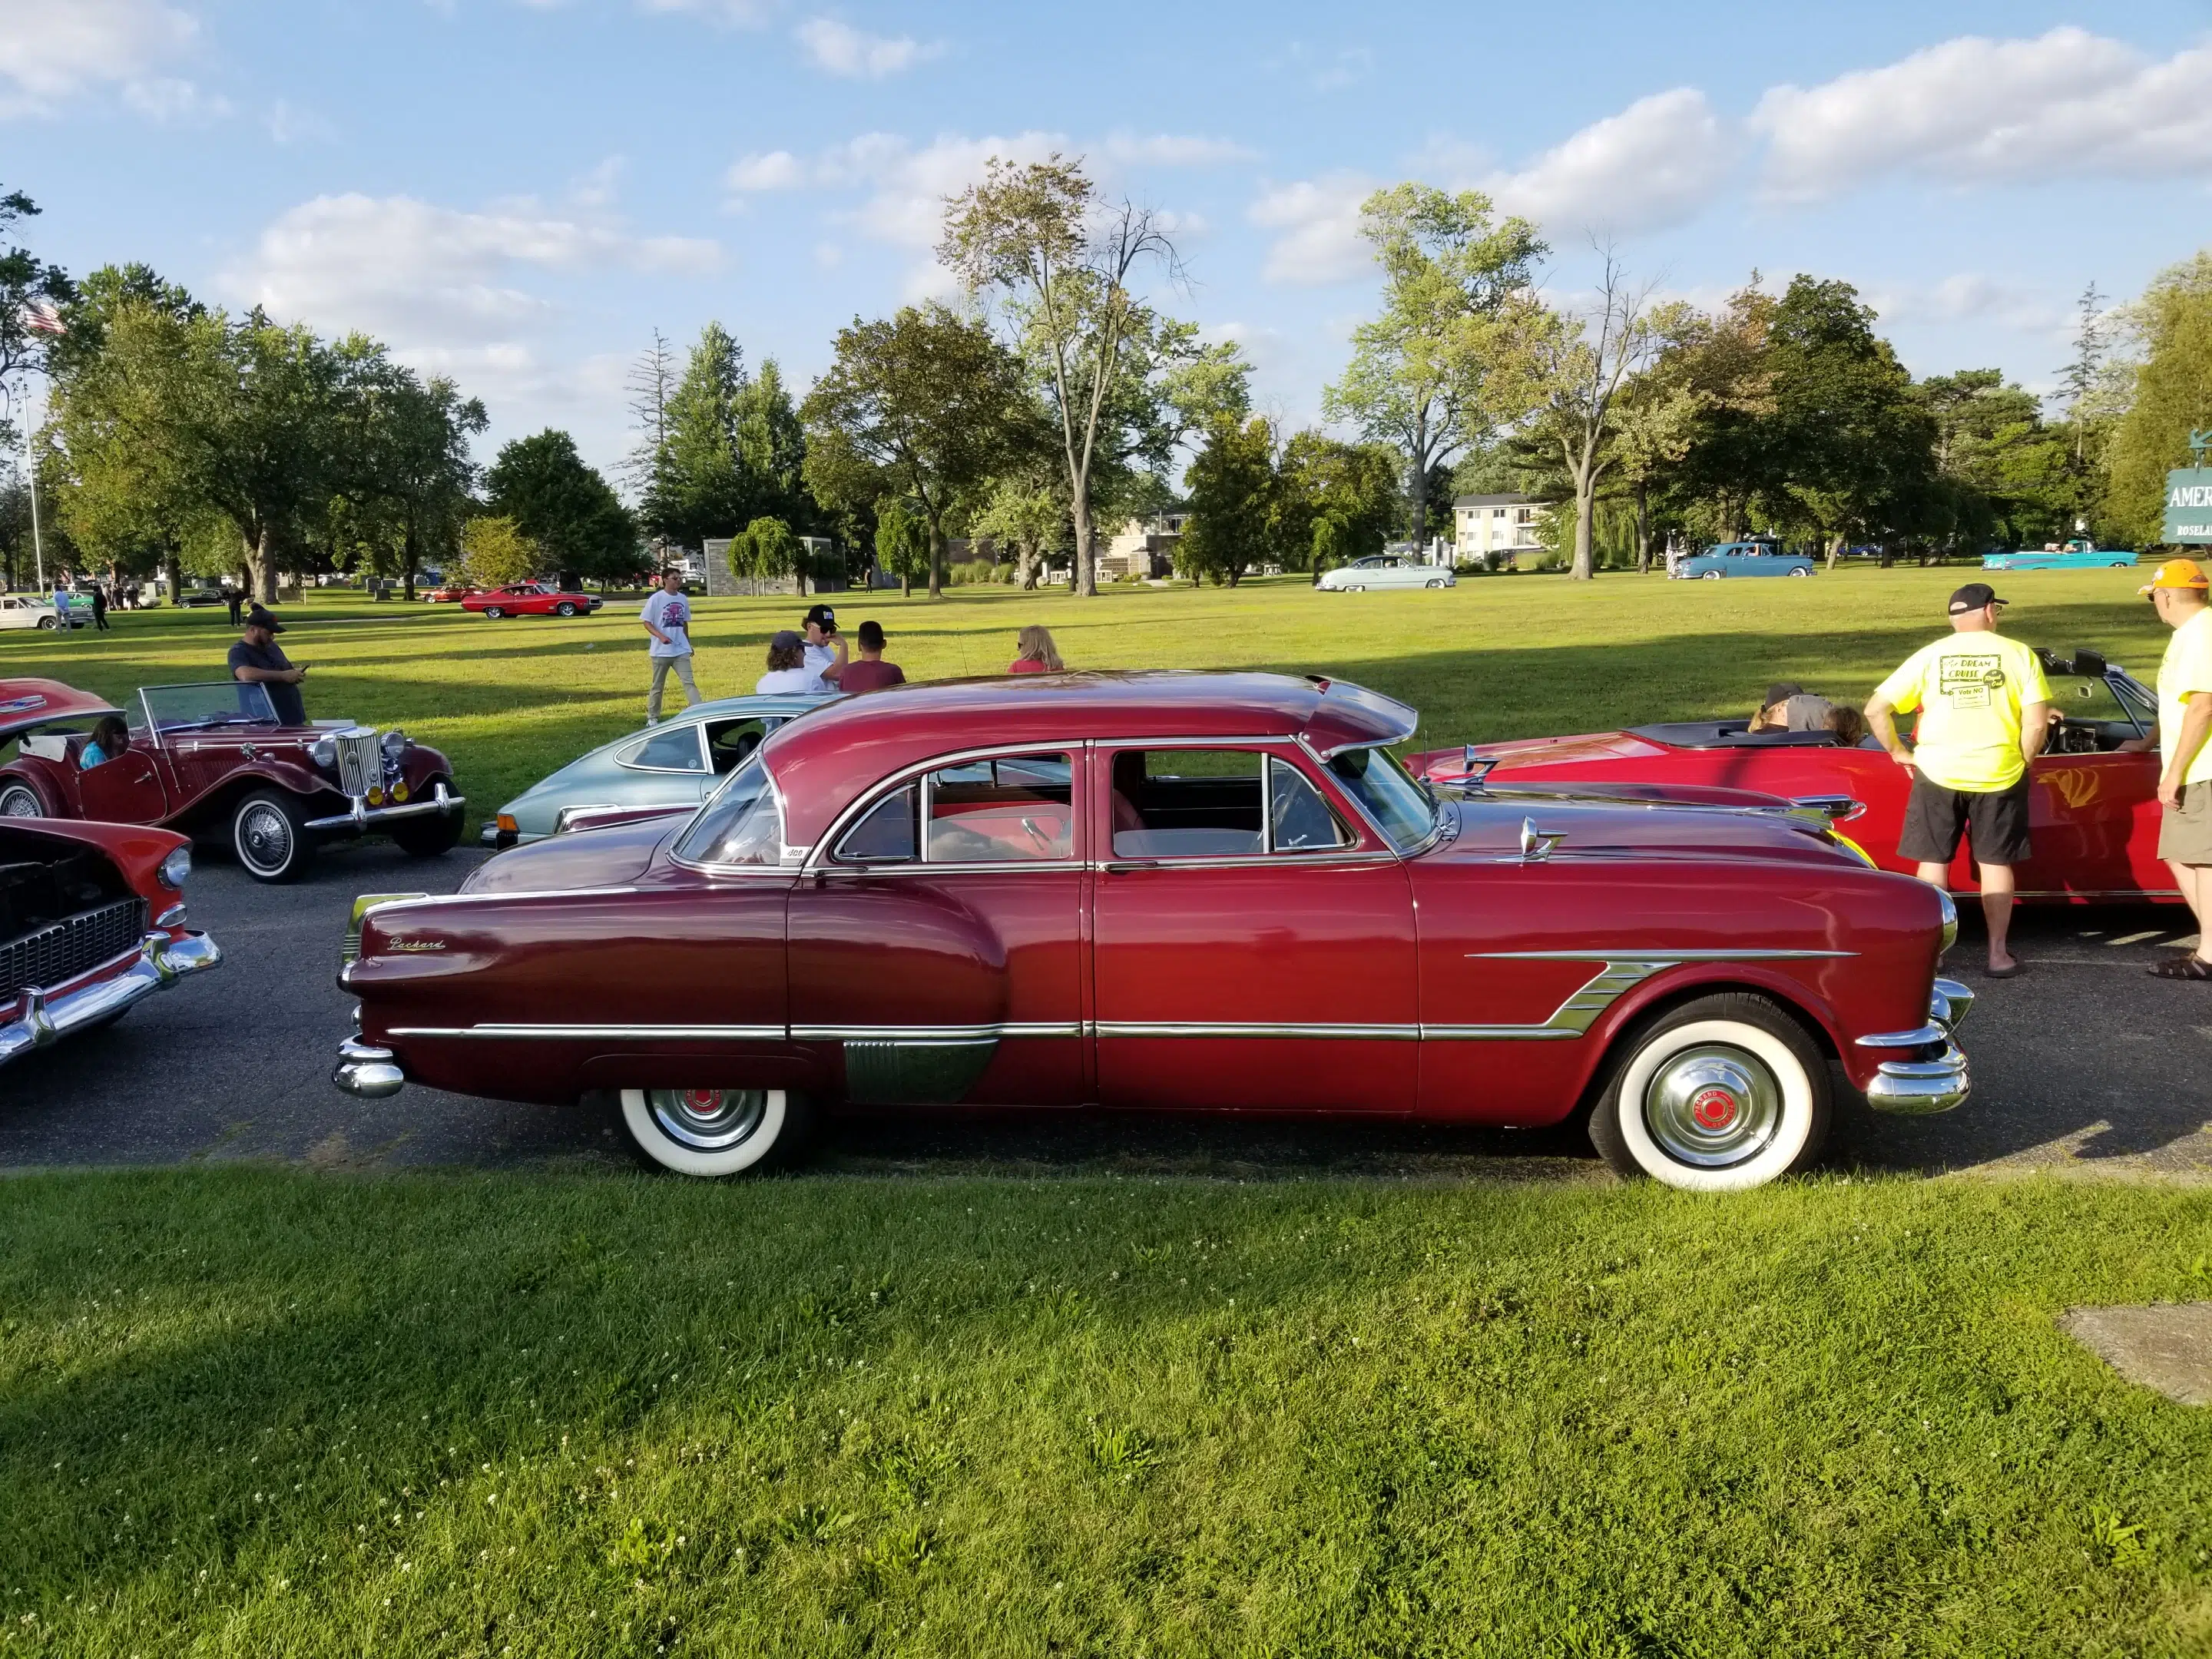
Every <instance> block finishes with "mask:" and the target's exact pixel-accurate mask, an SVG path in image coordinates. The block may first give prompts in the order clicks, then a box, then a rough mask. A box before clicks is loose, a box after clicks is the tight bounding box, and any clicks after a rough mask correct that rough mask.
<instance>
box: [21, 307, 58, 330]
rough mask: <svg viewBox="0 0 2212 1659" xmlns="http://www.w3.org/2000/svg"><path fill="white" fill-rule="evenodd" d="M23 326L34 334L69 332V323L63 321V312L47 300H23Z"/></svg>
mask: <svg viewBox="0 0 2212 1659" xmlns="http://www.w3.org/2000/svg"><path fill="white" fill-rule="evenodd" d="M23 326H24V327H26V328H27V329H29V330H30V331H31V332H32V333H33V334H66V333H68V332H69V325H68V324H66V323H64V321H62V314H61V313H60V312H58V311H57V310H56V309H55V308H54V307H53V304H52V301H46V300H27V301H24V302H23Z"/></svg>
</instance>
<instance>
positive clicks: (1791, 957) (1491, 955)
mask: <svg viewBox="0 0 2212 1659" xmlns="http://www.w3.org/2000/svg"><path fill="white" fill-rule="evenodd" d="M1467 954H1468V960H1470V961H1476V960H1490V961H1496V962H1622V961H1626V960H1628V959H1630V958H1634V959H1635V960H1637V961H1638V962H1650V963H1658V964H1660V965H1661V966H1663V967H1669V968H1671V967H1673V966H1674V964H1675V963H1680V962H1796V961H1800V960H1809V959H1814V958H1817V957H1855V956H1857V954H1858V952H1857V951H1738V950H1717V951H1705V950H1695V951H1675V950H1658V951H1634V950H1612V951H1468V953H1467Z"/></svg>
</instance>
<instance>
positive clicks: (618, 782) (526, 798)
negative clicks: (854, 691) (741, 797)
mask: <svg viewBox="0 0 2212 1659" xmlns="http://www.w3.org/2000/svg"><path fill="white" fill-rule="evenodd" d="M831 701H833V699H831V698H828V697H797V696H792V697H724V698H722V699H721V700H720V701H719V702H699V703H694V704H692V705H691V707H690V708H687V709H685V710H684V712H683V713H682V714H675V715H671V717H670V718H668V719H667V720H663V721H662V722H661V723H660V724H659V725H658V726H647V728H646V729H645V730H644V731H642V732H631V733H630V734H629V736H627V737H623V738H616V739H615V740H614V741H613V742H612V743H607V744H600V745H599V747H598V748H597V749H594V750H592V751H591V753H589V754H588V755H585V756H582V757H580V758H578V759H576V760H573V761H570V762H569V763H568V764H567V765H566V766H564V767H562V769H560V770H559V771H557V772H556V773H554V774H553V775H551V776H550V777H548V778H544V779H541V780H540V781H538V782H537V783H534V784H532V786H531V787H529V788H527V789H526V790H524V791H523V792H522V793H520V794H519V795H517V796H516V797H515V798H514V799H513V800H511V801H509V802H507V805H504V806H502V807H501V808H500V809H499V815H498V817H495V818H494V819H493V820H492V821H491V822H490V823H487V824H486V825H484V827H483V844H484V845H485V846H487V847H514V846H519V845H520V844H521V843H523V842H532V841H543V840H544V839H545V837H546V836H551V835H557V834H559V833H560V832H561V831H562V830H563V829H574V828H578V827H581V826H584V825H588V824H590V823H594V822H600V821H611V820H612V819H615V818H618V817H621V816H622V815H623V814H625V813H632V812H640V811H653V810H654V809H665V810H667V811H687V812H688V811H690V810H691V809H692V808H693V807H695V806H696V805H698V804H699V803H700V802H701V801H702V800H703V799H706V798H707V796H708V794H709V793H712V792H713V790H714V786H715V785H716V784H718V783H720V781H722V779H723V777H724V775H726V774H728V773H730V772H732V771H734V770H735V769H737V767H738V763H740V762H742V761H743V760H744V758H745V757H746V756H748V755H750V754H751V753H752V752H753V750H756V749H757V748H759V747H760V745H761V739H762V738H765V737H767V736H768V734H769V732H773V731H775V728H776V727H777V726H781V725H782V724H784V722H785V721H787V720H794V719H796V718H797V717H798V716H799V715H801V714H805V712H806V711H807V710H808V709H810V708H820V707H821V706H822V705H823V703H825V702H831Z"/></svg>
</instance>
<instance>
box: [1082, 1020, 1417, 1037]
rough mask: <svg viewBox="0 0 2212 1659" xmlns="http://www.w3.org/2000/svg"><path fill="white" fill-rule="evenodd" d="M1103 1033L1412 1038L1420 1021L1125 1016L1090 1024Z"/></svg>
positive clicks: (1130, 1034)
mask: <svg viewBox="0 0 2212 1659" xmlns="http://www.w3.org/2000/svg"><path fill="white" fill-rule="evenodd" d="M1091 1029H1092V1030H1095V1031H1096V1032H1097V1034H1098V1035H1099V1036H1102V1037H1293V1038H1315V1039H1318V1040H1320V1041H1322V1042H1331V1041H1335V1042H1417V1041H1419V1038H1420V1036H1421V1029H1422V1028H1421V1027H1419V1025H1322V1024H1277V1023H1275V1022H1273V1021H1269V1020H1254V1021H1249V1022H1247V1021H1205V1020H1158V1021H1151V1020H1127V1019H1102V1020H1099V1021H1097V1022H1096V1023H1095V1024H1093V1026H1092V1028H1091Z"/></svg>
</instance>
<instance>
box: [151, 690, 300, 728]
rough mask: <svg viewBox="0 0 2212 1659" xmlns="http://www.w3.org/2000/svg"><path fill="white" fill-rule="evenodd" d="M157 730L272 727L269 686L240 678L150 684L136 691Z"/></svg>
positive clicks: (272, 706)
mask: <svg viewBox="0 0 2212 1659" xmlns="http://www.w3.org/2000/svg"><path fill="white" fill-rule="evenodd" d="M138 696H139V699H140V701H141V702H143V704H144V706H145V710H146V718H147V719H148V720H151V721H152V722H153V723H154V729H155V731H156V732H174V731H178V730H180V729H182V728H185V727H187V726H275V725H276V724H277V720H276V705H275V704H273V703H271V702H270V701H269V688H268V687H267V686H265V685H260V684H247V683H246V682H245V681H242V680H219V681H216V683H214V684H209V685H149V686H148V687H146V688H145V690H142V691H141V692H139V694H138Z"/></svg>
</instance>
